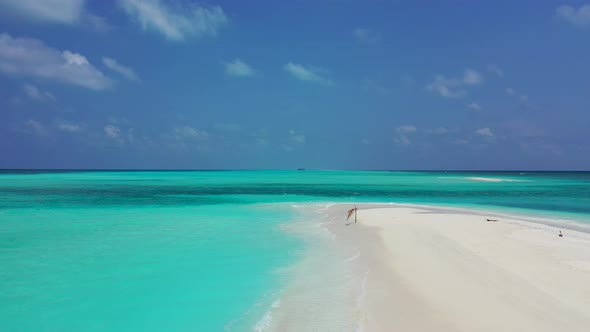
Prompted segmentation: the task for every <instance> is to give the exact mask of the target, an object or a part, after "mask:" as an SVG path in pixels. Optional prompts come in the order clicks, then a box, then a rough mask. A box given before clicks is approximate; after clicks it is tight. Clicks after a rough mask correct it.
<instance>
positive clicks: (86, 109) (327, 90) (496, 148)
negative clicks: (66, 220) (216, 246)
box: [0, 0, 590, 170]
mask: <svg viewBox="0 0 590 332" xmlns="http://www.w3.org/2000/svg"><path fill="white" fill-rule="evenodd" d="M588 59H590V2H587V3H584V2H583V1H409V0H408V1H401V0H400V1H360V0H359V1H356V0H316V1H311V0H306V1H303V0H302V1H289V2H287V1H270V0H269V1H216V2H214V1H210V2H206V3H205V2H194V1H188V0H185V1H183V0H178V1H165V0H118V1H116V0H113V1H100V2H99V1H84V0H44V1H41V0H38V1H35V0H0V167H2V168H206V169H212V168H215V169H217V168H223V169H225V168H231V169H236V168H239V169H241V168H298V167H305V168H322V169H586V170H587V169H590V144H588V143H589V138H590V134H589V128H588V127H589V125H590V65H589V64H588Z"/></svg>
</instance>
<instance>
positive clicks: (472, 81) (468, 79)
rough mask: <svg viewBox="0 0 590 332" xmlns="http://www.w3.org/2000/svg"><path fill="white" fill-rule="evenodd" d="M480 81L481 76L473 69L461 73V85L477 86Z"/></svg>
mask: <svg viewBox="0 0 590 332" xmlns="http://www.w3.org/2000/svg"><path fill="white" fill-rule="evenodd" d="M481 81H482V77H481V74H480V73H478V72H477V71H475V70H473V69H465V72H464V73H463V83H464V84H467V85H477V84H480V83H481Z"/></svg>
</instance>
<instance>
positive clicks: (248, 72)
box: [225, 59, 256, 77]
mask: <svg viewBox="0 0 590 332" xmlns="http://www.w3.org/2000/svg"><path fill="white" fill-rule="evenodd" d="M225 73H226V74H227V75H229V76H238V77H248V76H254V74H256V72H255V71H254V69H252V67H250V66H249V65H248V64H247V63H245V62H244V61H242V60H240V59H235V60H234V61H231V62H226V63H225Z"/></svg>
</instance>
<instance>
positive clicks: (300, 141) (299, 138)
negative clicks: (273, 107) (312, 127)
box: [289, 129, 305, 144]
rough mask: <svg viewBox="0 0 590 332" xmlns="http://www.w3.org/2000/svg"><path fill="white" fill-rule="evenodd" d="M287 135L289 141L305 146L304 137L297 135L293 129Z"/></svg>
mask: <svg viewBox="0 0 590 332" xmlns="http://www.w3.org/2000/svg"><path fill="white" fill-rule="evenodd" d="M289 135H290V139H291V141H293V142H294V143H297V144H305V135H303V134H301V133H298V132H296V131H295V130H293V129H291V130H289Z"/></svg>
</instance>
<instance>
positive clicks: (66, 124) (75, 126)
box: [57, 122, 118, 136]
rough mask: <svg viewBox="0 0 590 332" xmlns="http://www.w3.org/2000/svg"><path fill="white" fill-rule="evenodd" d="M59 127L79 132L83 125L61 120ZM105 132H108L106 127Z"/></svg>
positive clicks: (71, 131)
mask: <svg viewBox="0 0 590 332" xmlns="http://www.w3.org/2000/svg"><path fill="white" fill-rule="evenodd" d="M105 128H106V127H105ZM57 129H59V130H61V131H65V132H68V133H79V132H81V131H82V126H81V125H79V124H75V123H70V122H60V123H58V124H57ZM111 132H113V131H112V130H111ZM105 133H106V129H105ZM107 135H108V133H107ZM117 136H118V134H117Z"/></svg>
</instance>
